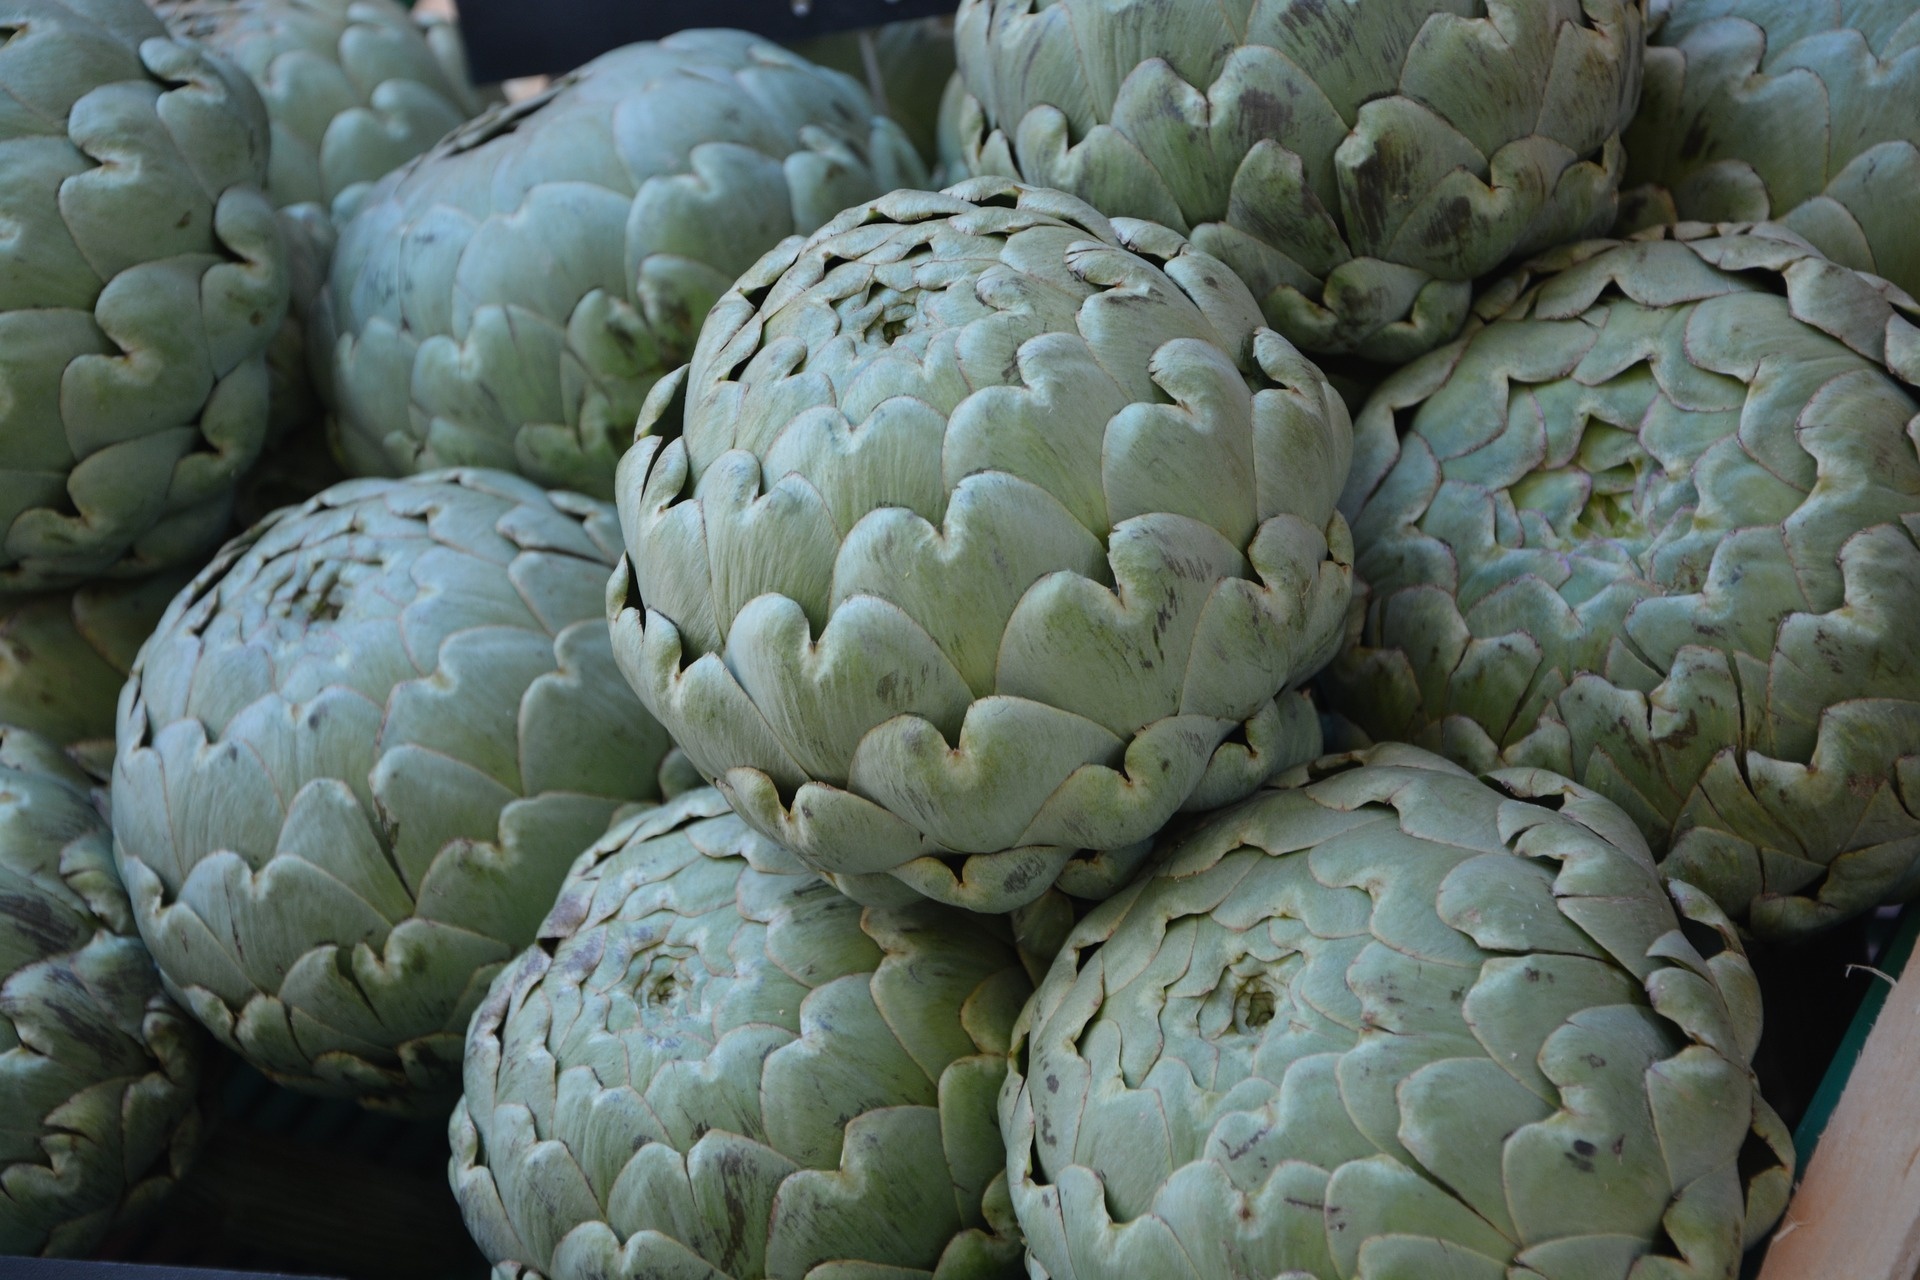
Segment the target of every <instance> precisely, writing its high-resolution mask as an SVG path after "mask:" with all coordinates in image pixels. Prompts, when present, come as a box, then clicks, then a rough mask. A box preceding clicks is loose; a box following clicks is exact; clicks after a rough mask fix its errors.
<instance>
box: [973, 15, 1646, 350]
mask: <svg viewBox="0 0 1920 1280" xmlns="http://www.w3.org/2000/svg"><path fill="white" fill-rule="evenodd" d="M1645 25H1646V6H1645V5H1644V4H1643V3H1642V2H1641V0H1551V2H1549V3H1514V2H1513V0H1492V2H1491V3H1487V4H1468V3H1460V2H1459V0H1446V2H1445V3H1435V2H1434V0H1351V2H1349V3H1342V4H1320V3H1314V4H1304V3H1294V2H1293V0H1241V2H1239V3H1235V4H1227V5H1178V4H1163V3H1158V2H1157V0H1124V2H1121V3H1115V2H1114V0H1060V2H1057V3H1040V2H1038V0H966V3H963V4H962V5H961V7H960V15H959V18H958V20H957V26H956V30H955V40H956V47H957V50H958V54H959V64H960V74H961V77H962V80H963V82H964V85H965V94H966V96H965V98H964V100H963V101H961V102H960V103H959V104H958V105H957V106H956V107H955V108H954V109H953V111H952V112H951V113H950V115H951V117H952V121H953V130H954V132H955V133H956V134H957V144H958V148H959V151H960V154H961V156H962V158H963V159H964V162H965V164H966V165H967V166H968V167H969V168H970V170H971V171H972V172H973V173H976V174H981V173H996V174H1007V175H1010V176H1017V177H1023V178H1024V179H1026V180H1027V181H1029V182H1034V183H1038V184H1042V185H1045V186H1050V187H1058V188H1061V189H1063V190H1066V191H1071V192H1073V193H1074V194H1075V195H1078V196H1081V197H1082V198H1084V199H1086V200H1088V201H1090V202H1091V203H1093V204H1094V205H1096V206H1098V207H1099V208H1100V209H1101V210H1103V211H1105V212H1107V213H1109V214H1114V215H1122V214H1124V215H1128V216H1133V217H1141V218H1151V219H1153V220H1155V221H1157V222H1162V223H1165V224H1167V225H1169V226H1171V227H1174V228H1176V229H1178V230H1180V231H1181V232H1183V233H1185V234H1187V235H1188V236H1190V237H1191V238H1192V240H1193V242H1194V244H1195V245H1196V246H1197V247H1198V248H1200V249H1203V250H1205V251H1206V252H1207V253H1209V254H1212V255H1214V256H1215V257H1217V258H1219V259H1221V260H1222V261H1224V262H1226V263H1229V264H1230V265H1231V266H1232V267H1233V269H1234V270H1235V271H1237V272H1238V273H1239V274H1240V275H1241V276H1242V277H1243V278H1244V279H1245V280H1246V282H1247V284H1248V285H1249V286H1250V287H1251V289H1252V290H1253V293H1254V295H1255V296H1256V297H1257V298H1259V299H1260V303H1261V306H1262V308H1263V309H1264V311H1265V313H1266V317H1267V321H1268V323H1270V324H1272V325H1273V327H1274V328H1275V329H1277V330H1279V331H1280V332H1281V333H1283V334H1285V335H1286V336H1287V338H1288V339H1290V340H1291V341H1293V342H1296V343H1298V344H1299V345H1300V346H1302V347H1304V348H1305V349H1307V350H1309V351H1313V352H1319V353H1326V354H1348V353H1354V354H1358V355H1360V356H1363V357H1366V358H1369V359H1374V360H1383V361H1389V362H1392V363H1396V364H1397V363H1401V362H1404V361H1406V360H1409V359H1412V358H1413V357H1415V356H1417V355H1419V354H1421V353H1422V352H1424V351H1427V350H1430V349H1432V348H1433V347H1435V346H1437V345H1439V344H1440V343H1442V342H1445V341H1446V340H1447V339H1449V338H1451V337H1452V336H1453V335H1454V334H1455V333H1456V332H1457V331H1458V330H1459V328H1460V325H1461V323H1462V322H1463V321H1464V320H1465V319H1466V316H1467V304H1468V299H1469V292H1470V283H1471V281H1473V280H1474V279H1475V278H1476V277H1478V276H1481V275H1484V274H1485V273H1487V272H1489V271H1491V270H1493V269H1494V268H1496V267H1498V266H1499V265H1500V264H1501V263H1502V262H1503V261H1505V260H1506V259H1508V258H1510V257H1512V256H1513V255H1516V254H1524V253H1530V252H1536V251H1538V250H1541V249H1545V248H1548V247H1550V246H1552V245H1555V244H1559V243H1562V242H1565V241H1569V240H1576V239H1579V238H1582V237H1584V236H1589V235H1593V234H1596V233H1598V232H1600V231H1602V230H1604V229H1605V228H1606V227H1607V226H1608V224H1609V223H1611V222H1612V220H1613V216H1614V209H1615V204H1616V200H1615V193H1616V190H1617V188H1618V185H1619V180H1620V174H1621V171H1622V168H1623V166H1624V164H1625V156H1624V154H1623V152H1622V149H1621V145H1620V133H1621V130H1622V129H1623V128H1624V127H1625V126H1626V124H1627V122H1628V120H1629V118H1630V117H1631V116H1632V113H1633V110H1634V107H1635V106H1636V104H1637V103H1638V101H1639V97H1640V76H1641V55H1642V51H1643V49H1644V45H1645V37H1644V29H1645Z"/></svg>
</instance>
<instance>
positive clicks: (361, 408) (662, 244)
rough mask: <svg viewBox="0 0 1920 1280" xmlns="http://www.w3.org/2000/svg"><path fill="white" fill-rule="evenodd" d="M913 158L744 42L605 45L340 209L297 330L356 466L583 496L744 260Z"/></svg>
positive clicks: (900, 172)
mask: <svg viewBox="0 0 1920 1280" xmlns="http://www.w3.org/2000/svg"><path fill="white" fill-rule="evenodd" d="M924 180H925V169H924V167H923V166H922V164H921V162H920V160H919V158H918V156H917V155H916V154H915V153H914V151H913V148H912V145H911V144H910V143H909V142H908V141H907V140H906V138H905V136H904V135H903V134H901V133H900V131H899V128H898V126H896V125H895V124H893V122H892V121H890V120H887V119H886V118H884V117H882V116H877V115H876V114H875V112H874V108H873V104H872V102H871V100H870V99H869V98H868V97H867V95H866V93H865V91H864V90H863V89H861V87H860V86H859V85H858V84H857V83H855V82H854V81H853V80H851V79H849V78H848V77H846V76H844V75H841V74H839V73H836V72H829V71H827V70H825V69H824V68H821V67H816V66H814V65H813V64H811V63H809V62H807V61H805V60H804V59H802V58H799V57H797V56H796V55H794V54H792V53H789V52H787V51H786V50H784V49H781V48H780V47H778V46H777V45H773V44H770V43H767V42H765V41H762V40H758V39H756V38H754V37H752V36H749V35H747V34H746V33H744V32H736V31H687V32H681V33H679V34H676V35H673V36H670V37H668V38H667V39H665V40H662V41H660V42H658V43H651V44H637V45H630V46H628V47H626V48H623V49H618V50H615V51H614V52H612V53H609V54H606V55H603V56H602V57H600V58H598V59H596V60H594V61H593V62H591V63H589V64H587V65H586V66H585V67H582V68H580V69H579V70H578V71H575V72H573V73H571V74H570V75H568V76H565V77H563V78H561V79H560V80H559V81H558V82H557V83H556V84H555V85H554V86H553V87H552V88H551V89H550V90H548V91H547V92H545V93H543V94H541V95H539V96H538V97H536V98H533V99H530V100H528V101H526V102H523V103H520V104H518V105H515V106H511V107H502V108H497V109H495V110H493V111H491V112H488V113H487V114H485V115H484V116H482V117H480V118H479V119H477V120H475V121H473V122H472V123H471V124H470V125H469V126H467V127H465V128H462V129H459V130H457V131H455V132H454V133H452V134H450V135H449V136H448V137H447V138H446V139H445V140H444V141H442V142H440V143H439V145H437V146H435V147H434V148H433V149H432V150H431V151H429V152H427V153H426V154H425V155H424V156H422V157H421V158H420V159H419V160H417V161H415V162H413V163H410V164H408V165H407V166H406V167H405V168H404V169H402V170H401V171H400V172H398V173H396V174H394V175H392V176H390V177H389V178H387V179H386V180H385V181H383V182H381V183H380V184H379V185H377V186H376V187H375V188H373V189H372V190H371V191H369V192H367V193H365V195H364V198H361V199H358V200H356V201H355V202H354V204H355V208H356V210H357V214H356V216H355V217H354V218H353V220H352V221H351V222H350V223H349V224H348V225H347V226H346V227H345V229H344V230H343V232H342V234H341V240H340V244H339V246H338V251H337V253H336V254H335V256H334V260H333V266H332V270H331V274H330V278H329V284H328V290H327V293H326V295H325V296H324V297H323V299H322V301H321V304H320V309H319V312H318V314H317V317H316V321H315V333H314V342H315V343H316V344H318V345H319V346H320V348H321V349H322V350H323V351H324V352H326V353H328V354H327V355H326V356H323V357H322V358H323V359H328V360H330V364H331V374H330V376H331V383H332V387H331V392H332V406H331V407H332V411H333V426H332V431H333V438H334V439H335V441H336V443H337V446H338V448H339V449H340V451H341V452H342V454H343V455H344V457H345V458H346V460H347V462H348V464H349V466H350V468H351V469H352V470H353V471H354V472H355V473H357V474H363V475H404V474H408V473H411V472H415V471H425V470H430V469H432V468H435V467H444V466H455V465H465V466H486V467H497V468H502V469H505V470H509V471H517V472H519V473H521V474H523V475H527V476H529V477H531V478H533V479H535V480H537V481H539V482H540V483H542V484H546V485H555V486H562V487H565V488H569V489H576V490H579V491H581V492H586V493H591V494H594V495H596V496H601V497H604V496H607V495H608V494H609V493H611V491H612V483H613V470H614V464H615V462H616V461H617V459H618V457H619V451H620V449H621V448H622V447H624V444H625V441H626V438H627V435H628V433H629V432H630V431H631V429H632V426H633V421H634V418H635V416H636V414H637V413H638V412H639V410H640V407H641V404H642V402H643V401H644V399H645V397H646V395H647V392H648V390H649V388H651V387H652V386H653V384H654V383H655V382H656V381H657V380H658V379H659V378H660V377H661V376H662V375H663V374H665V373H666V372H667V371H668V370H670V369H672V368H673V367H674V366H675V365H677V364H679V363H681V362H682V361H684V360H685V359H686V358H687V355H688V354H689V353H690V352H691V351H692V349H693V345H694V340H695V337H696V336H697V334H698V333H699V330H700V323H701V321H702V320H703V319H704V318H705V316H706V314H707V310H708V308H709V307H711V306H712V305H713V303H714V300H715V299H716V298H719V297H720V296H721V295H722V294H723V293H725V292H726V289H727V286H728V285H729V283H731V282H732V280H733V278H734V277H735V276H737V275H738V274H739V273H740V272H742V271H744V270H746V269H747V268H748V267H749V266H750V265H752V263H753V261H754V259H755V258H757V257H758V256H759V255H760V254H762V253H764V252H765V251H766V250H768V249H770V248H772V247H773V246H774V245H775V244H777V243H778V242H779V241H780V240H781V238H782V237H784V236H789V235H792V234H794V233H795V232H808V231H812V230H813V229H814V228H815V227H817V226H819V225H820V224H821V223H822V222H825V221H826V220H827V219H828V218H829V217H831V216H833V214H835V213H837V212H838V211H839V210H840V209H842V208H844V207H846V206H847V205H850V204H855V203H858V202H859V201H861V200H864V199H869V198H871V197H873V196H874V195H877V194H879V193H880V192H882V191H889V190H892V189H893V188H895V187H911V186H918V185H921V184H922V183H923V182H924Z"/></svg>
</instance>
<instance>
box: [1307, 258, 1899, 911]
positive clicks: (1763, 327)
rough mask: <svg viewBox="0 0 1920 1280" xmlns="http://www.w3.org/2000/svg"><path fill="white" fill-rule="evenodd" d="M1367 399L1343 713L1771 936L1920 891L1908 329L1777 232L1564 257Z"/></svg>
mask: <svg viewBox="0 0 1920 1280" xmlns="http://www.w3.org/2000/svg"><path fill="white" fill-rule="evenodd" d="M1486 310H1487V312H1488V313H1489V314H1490V315H1493V316H1495V317H1496V318H1495V319H1494V320H1493V322H1492V323H1489V324H1486V325H1485V326H1484V327H1482V328H1480V329H1479V330H1478V331H1477V332H1475V333H1473V334H1472V335H1471V336H1469V337H1467V338H1464V339H1462V340H1461V341H1460V342H1459V343H1457V344H1455V345H1453V346H1451V347H1448V348H1446V349H1444V350H1442V351H1437V352H1434V353H1433V354H1432V355H1431V356H1428V357H1427V358H1425V359H1424V360H1422V361H1419V362H1417V363H1415V364H1413V365H1410V366H1408V367H1407V368H1406V369H1404V370H1402V371H1400V372H1399V373H1397V374H1395V375H1394V376H1393V377H1392V378H1390V379H1388V380H1387V381H1386V382H1385V383H1383V384H1382V385H1381V387H1380V388H1379V390H1378V391H1377V392H1376V393H1375V395H1374V397H1373V398H1372V399H1371V400H1370V401H1368V403H1367V406H1366V408H1365V409H1364V410H1363V411H1362V413H1361V416H1360V419H1359V422H1358V425H1357V427H1356V431H1355V439H1356V443H1355V461H1354V466H1353V474H1352V477H1351V479H1350V480H1349V484H1348V489H1347V493H1346V495H1345V496H1344V497H1343V499H1342V508H1343V509H1344V510H1345V511H1346V512H1347V513H1348V515H1349V517H1350V518H1351V519H1352V521H1353V528H1354V539H1355V544H1356V546H1357V548H1358V558H1357V561H1356V563H1357V565H1358V568H1359V576H1360V577H1361V578H1362V579H1363V580H1364V582H1365V584H1366V588H1367V592H1368V594H1367V597H1366V605H1365V608H1364V617H1363V619H1362V623H1363V626H1362V630H1361V634H1360V637H1359V644H1358V646H1357V647H1356V648H1354V649H1353V650H1352V651H1350V652H1348V653H1345V654H1343V655H1342V657H1341V658H1340V660H1339V661H1337V662H1336V663H1335V664H1334V666H1333V667H1332V668H1331V669H1330V670H1329V672H1328V673H1327V677H1326V679H1327V684H1326V686H1325V687H1326V689H1327V690H1328V697H1329V700H1330V702H1331V703H1332V704H1333V705H1335V706H1337V707H1338V708H1339V709H1340V710H1341V712H1342V713H1343V714H1345V715H1347V716H1349V717H1350V718H1351V719H1353V720H1354V721H1355V722H1356V723H1357V724H1358V725H1359V727H1360V728H1361V729H1362V730H1364V731H1365V732H1366V733H1367V734H1369V735H1371V736H1372V737H1374V738H1376V739H1383V740H1384V739H1399V740H1406V741H1415V742H1418V743H1420V744H1421V745H1425V746H1430V747H1433V748H1435V749H1438V750H1442V751H1444V752H1445V753H1447V754H1449V755H1452V756H1454V757H1455V758H1457V759H1459V760H1461V761H1462V762H1464V763H1467V764H1469V765H1471V766H1473V767H1476V768H1486V767H1490V766H1491V765H1492V764H1493V763H1495V762H1496V760H1499V761H1504V762H1506V763H1509V764H1523V765H1537V766H1540V767H1544V768H1548V769H1552V770H1554V771H1555V772H1558V773H1564V774H1566V775H1567V776H1569V777H1571V778H1573V779H1575V780H1576V781H1578V782H1581V783H1582V784H1584V785H1586V786H1589V787H1592V788H1594V789H1595V790H1596V791H1599V792H1600V793H1601V794H1603V795H1605V796H1607V797H1608V798H1609V799H1610V800H1613V801H1614V802H1615V803H1617V804H1619V805H1621V806H1622V807H1623V808H1625V809H1626V810H1627V812H1629V813H1630V814H1632V815H1633V816H1634V818H1635V820H1636V821H1638V822H1639V824H1640V826H1641V829H1642V831H1643V832H1644V833H1645V834H1646V836H1647V837H1648V839H1649V840H1650V841H1651V843H1652V844H1653V847H1654V850H1655V852H1656V853H1657V854H1659V855H1661V857H1662V858H1663V865H1664V867H1665V869H1666V870H1667V871H1668V873H1669V874H1672V875H1675V876H1678V877H1680V878H1682V879H1685V880H1688V881H1690V882H1692V883H1693V884H1695V885H1697V886H1699V887H1700V888H1702V889H1704V890H1706V891H1707V892H1709V893H1711V894H1712V895H1713V896H1714V897H1715V899H1717V900H1718V901H1719V903H1720V904H1721V906H1722V907H1723V909H1725V910H1726V911H1727V913H1728V914H1729V915H1731V916H1733V917H1734V918H1735V919H1736V920H1739V921H1740V922H1742V923H1743V924H1745V925H1747V926H1749V927H1751V928H1752V929H1753V930H1755V931H1756V932H1758V933H1761V934H1764V935H1769V936H1790V935H1796V934H1803V933H1806V932H1808V931H1811V930H1815V929H1818V928H1821V927H1823V926H1825V925H1828V924H1831V923H1834V922H1836V921H1838V920H1841V919H1844V918H1846V917H1847V916H1849V915H1853V914H1855V913H1858V912H1860V911H1863V910H1866V909H1868V908H1871V907H1873V906H1875V905H1877V904H1879V903H1881V902H1883V901H1895V900H1898V899H1901V898H1905V897H1907V896H1909V895H1910V894H1912V893H1913V892H1914V890H1915V889H1916V888H1920V648H1917V647H1916V646H1917V645H1920V633H1917V632H1916V630H1915V627H1914V619H1915V618H1916V617H1920V446H1917V443H1916V441H1917V440H1920V425H1917V424H1920V390H1916V384H1920V328H1916V327H1915V322H1916V321H1920V309H1917V308H1916V307H1915V304H1914V302H1913V300H1912V299H1911V298H1908V297H1907V296H1905V295H1904V294H1902V293H1900V292H1899V291H1898V290H1897V289H1895V288H1893V287H1892V286H1890V285H1887V284H1886V283H1885V282H1884V281H1878V280H1876V279H1874V278H1871V277H1867V276H1863V275H1861V274H1859V273H1857V272H1854V271H1852V270H1850V269H1848V268H1846V267H1841V266H1837V265H1835V264H1833V263H1831V262H1828V261H1827V260H1825V259H1824V258H1822V257H1820V256H1819V255H1818V254H1817V253H1815V252H1814V251H1813V250H1812V249H1811V248H1810V247H1809V246H1808V245H1807V244H1806V243H1805V242H1804V241H1802V240H1800V239H1799V238H1798V237H1796V236H1794V235H1793V234H1792V233H1791V232H1788V231H1785V230H1784V229H1780V228H1769V227H1764V226H1763V227H1756V228H1752V229H1743V228H1741V227H1738V226H1735V227H1727V228H1721V229H1718V230H1716V229H1714V228H1710V227H1707V226H1705V225H1703V224H1697V223H1696V224H1691V225H1690V226H1683V227H1681V228H1680V229H1679V230H1678V231H1675V232H1672V233H1663V232H1659V231H1654V232H1649V233H1647V235H1646V237H1644V238H1642V239H1639V240H1636V241H1632V242H1627V243H1615V242H1607V241H1601V242H1593V243H1588V244H1583V245H1576V246H1571V247H1568V248H1566V249H1563V250H1560V251H1557V252H1556V253H1554V254H1551V255H1548V256H1547V257H1545V258H1543V259H1542V260H1540V261H1539V262H1538V263H1537V264H1535V266H1534V267H1533V268H1532V270H1531V272H1530V273H1527V274H1523V275H1521V276H1517V277H1514V278H1513V279H1511V280H1510V281H1508V282H1506V284H1505V285H1504V286H1503V287H1502V288H1501V289H1499V290H1497V291H1495V293H1494V294H1492V295H1490V296H1489V297H1488V298H1487V299H1486Z"/></svg>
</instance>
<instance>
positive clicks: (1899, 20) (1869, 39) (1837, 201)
mask: <svg viewBox="0 0 1920 1280" xmlns="http://www.w3.org/2000/svg"><path fill="white" fill-rule="evenodd" d="M1626 143H1627V176H1626V181H1627V184H1628V187H1627V190H1626V191H1625V192H1624V193H1623V203H1624V205H1625V217H1626V220H1627V222H1628V223H1629V224H1631V225H1638V224H1643V223H1653V222H1660V221H1665V222H1674V221H1678V220H1679V219H1682V218H1686V219H1692V220H1695V221H1701V222H1722V221H1724V222H1758V221H1762V220H1765V219H1769V218H1771V219H1774V220H1776V221H1779V222H1781V223H1784V224H1785V225H1786V226H1788V227H1791V228H1792V229H1793V230H1794V231H1795V232H1797V233H1798V234H1800V235H1802V236H1804V237H1805V238H1806V239H1807V240H1808V241H1810V242H1811V243H1812V244H1813V245H1814V246H1815V247H1817V248H1818V249H1819V250H1820V251H1821V252H1822V253H1824V254H1825V255H1826V256H1827V257H1829V258H1831V259H1833V260H1834V261H1835V262H1838V263H1841V264H1843V265H1845V266H1849V267H1853V268H1855V269H1857V270H1861V271H1871V272H1873V273H1874V274H1876V275H1880V276H1884V277H1886V278H1887V279H1889V280H1891V281H1893V283H1895V284H1897V285H1899V286H1900V287H1901V288H1903V289H1906V290H1907V291H1908V292H1910V293H1920V237H1916V236H1915V235H1914V233H1913V204H1914V200H1915V197H1916V193H1920V3H1915V0H1874V3H1871V4H1851V3H1843V0H1674V2H1673V3H1672V4H1671V12H1670V13H1669V14H1668V15H1667V17H1666V21H1665V22H1664V24H1662V25H1661V26H1660V27H1659V29H1658V30H1657V31H1656V32H1655V34H1654V37H1653V39H1652V41H1651V43H1650V45H1649V47H1648V49H1647V68H1646V95H1645V97H1644V99H1643V101H1642V103H1641V107H1640V114H1639V115H1638V116H1637V117H1636V118H1635V120H1634V123H1633V125H1632V126H1631V127H1630V128H1629V129H1628V130H1627V134H1626Z"/></svg>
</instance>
